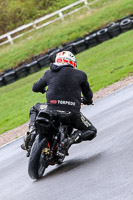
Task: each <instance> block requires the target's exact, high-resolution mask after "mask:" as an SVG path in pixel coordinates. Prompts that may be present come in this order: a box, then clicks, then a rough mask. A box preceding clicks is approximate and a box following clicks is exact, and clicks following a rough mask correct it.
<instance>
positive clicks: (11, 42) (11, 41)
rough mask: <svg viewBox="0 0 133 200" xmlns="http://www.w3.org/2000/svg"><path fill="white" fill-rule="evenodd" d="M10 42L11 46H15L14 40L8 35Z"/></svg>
mask: <svg viewBox="0 0 133 200" xmlns="http://www.w3.org/2000/svg"><path fill="white" fill-rule="evenodd" d="M7 38H8V41H9V42H10V44H11V45H13V39H12V38H11V35H7Z"/></svg>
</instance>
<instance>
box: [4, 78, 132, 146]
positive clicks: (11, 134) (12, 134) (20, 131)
mask: <svg viewBox="0 0 133 200" xmlns="http://www.w3.org/2000/svg"><path fill="white" fill-rule="evenodd" d="M130 84H133V76H129V77H127V78H126V79H122V80H120V81H118V82H116V83H114V84H112V85H109V86H107V87H106V88H102V89H100V90H99V91H98V92H96V93H94V97H93V101H94V102H95V101H96V100H98V99H100V98H103V97H105V96H107V95H109V94H111V93H113V92H114V91H116V90H119V89H120V88H123V87H125V86H128V85H130ZM28 124H29V122H27V123H25V124H23V125H21V126H18V127H17V128H14V129H12V130H10V131H7V132H5V133H4V134H2V135H0V146H3V145H5V144H7V143H9V142H11V141H13V140H15V139H17V138H19V137H21V136H23V135H24V134H25V132H27V131H28Z"/></svg>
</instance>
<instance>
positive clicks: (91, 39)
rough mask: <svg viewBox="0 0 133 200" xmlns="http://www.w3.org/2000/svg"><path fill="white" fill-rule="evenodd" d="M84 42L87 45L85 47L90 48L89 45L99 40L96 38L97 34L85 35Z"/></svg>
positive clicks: (96, 43) (92, 45)
mask: <svg viewBox="0 0 133 200" xmlns="http://www.w3.org/2000/svg"><path fill="white" fill-rule="evenodd" d="M85 43H86V45H87V48H91V47H94V46H96V45H98V44H99V42H98V40H97V34H96V33H93V34H90V35H89V36H86V37H85Z"/></svg>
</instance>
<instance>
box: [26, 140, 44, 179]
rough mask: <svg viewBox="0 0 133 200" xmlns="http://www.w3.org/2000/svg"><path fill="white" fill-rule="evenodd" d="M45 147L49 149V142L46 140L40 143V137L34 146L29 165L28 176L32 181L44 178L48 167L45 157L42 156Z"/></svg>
mask: <svg viewBox="0 0 133 200" xmlns="http://www.w3.org/2000/svg"><path fill="white" fill-rule="evenodd" d="M45 147H48V142H47V140H46V139H45V138H44V139H42V140H41V141H39V136H38V137H37V138H36V140H35V142H34V144H33V146H32V149H31V153H30V158H29V163H28V174H29V176H30V178H32V179H39V178H42V176H43V174H44V171H45V169H46V168H47V166H48V165H47V162H46V160H45V156H44V155H43V154H42V149H43V148H45Z"/></svg>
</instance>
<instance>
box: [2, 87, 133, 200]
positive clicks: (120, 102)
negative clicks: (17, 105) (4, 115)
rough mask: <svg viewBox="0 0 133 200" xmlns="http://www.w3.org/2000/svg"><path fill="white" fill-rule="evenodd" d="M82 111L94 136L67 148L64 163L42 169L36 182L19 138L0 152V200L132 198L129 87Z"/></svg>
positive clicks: (132, 102)
mask: <svg viewBox="0 0 133 200" xmlns="http://www.w3.org/2000/svg"><path fill="white" fill-rule="evenodd" d="M82 112H83V113H84V114H85V116H87V117H88V118H89V119H90V120H91V122H92V123H93V124H94V125H95V126H96V127H97V129H98V135H97V137H96V138H95V139H94V140H93V141H91V142H89V141H88V142H82V143H80V144H76V145H73V146H72V147H71V149H70V151H69V153H70V155H69V156H68V157H66V159H65V161H64V163H63V164H62V165H60V166H52V167H48V168H47V169H46V172H45V174H44V177H43V178H42V179H41V180H38V181H34V180H32V179H30V178H29V176H28V173H27V163H28V159H27V158H26V157H25V152H24V151H22V150H21V149H20V144H21V143H22V138H20V139H18V140H16V141H15V142H12V143H10V144H8V145H6V146H4V147H2V148H1V149H0V200H44V199H45V200H57V199H58V200H132V199H133V85H130V86H128V87H126V88H124V89H121V90H119V91H117V92H115V93H113V94H112V95H109V96H107V97H105V98H103V99H100V100H98V101H96V102H95V105H94V106H85V107H84V108H83V109H82Z"/></svg>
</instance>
